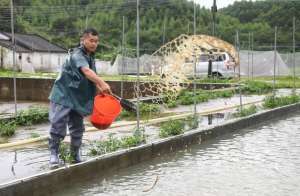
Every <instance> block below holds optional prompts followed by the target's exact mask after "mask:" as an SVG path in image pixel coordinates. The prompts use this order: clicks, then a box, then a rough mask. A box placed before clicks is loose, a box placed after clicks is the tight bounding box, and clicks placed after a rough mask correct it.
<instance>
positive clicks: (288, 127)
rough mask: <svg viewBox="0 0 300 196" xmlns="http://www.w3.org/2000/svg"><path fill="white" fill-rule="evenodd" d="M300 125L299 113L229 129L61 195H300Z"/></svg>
mask: <svg viewBox="0 0 300 196" xmlns="http://www.w3.org/2000/svg"><path fill="white" fill-rule="evenodd" d="M299 127H300V115H295V116H292V117H289V118H287V119H283V120H277V121H275V122H272V123H269V124H266V125H262V126H256V127H253V128H249V129H245V130H241V131H240V132H238V133H234V134H226V135H224V136H222V137H219V138H218V139H216V140H211V141H207V142H204V143H202V145H195V146H192V147H191V148H188V149H187V150H182V151H179V152H176V153H170V154H168V155H164V156H160V157H158V158H156V159H153V160H151V161H149V162H145V163H142V164H139V165H136V166H133V167H130V168H127V169H123V170H120V171H118V172H117V173H116V175H113V176H106V178H105V179H103V178H102V180H101V179H97V178H96V179H94V180H92V181H91V182H89V183H85V184H81V185H79V188H74V189H72V190H71V189H69V190H65V191H64V192H63V193H61V194H60V195H114V196H115V195H130V196H134V195H138V196H143V195H157V196H165V195H176V196H178V195H184V196H185V195H192V196H198V195H202V196H212V195H213V196H214V195H222V196H223V195H228V196H232V195H239V196H240V195H270V196H281V195H300V186H299V182H300V156H299V154H300V130H299ZM157 177H158V181H157V183H156V185H155V186H154V188H153V189H151V190H149V191H148V192H143V190H146V189H148V188H149V187H151V186H152V185H153V183H154V182H155V181H156V178H157ZM76 187H77V186H76Z"/></svg>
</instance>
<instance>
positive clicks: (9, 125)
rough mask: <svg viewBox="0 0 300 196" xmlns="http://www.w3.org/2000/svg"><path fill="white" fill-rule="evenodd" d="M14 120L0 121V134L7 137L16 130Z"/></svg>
mask: <svg viewBox="0 0 300 196" xmlns="http://www.w3.org/2000/svg"><path fill="white" fill-rule="evenodd" d="M16 127H17V125H16V122H15V121H0V135H1V136H5V137H9V136H12V135H14V134H15V132H16Z"/></svg>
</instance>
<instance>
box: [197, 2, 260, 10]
mask: <svg viewBox="0 0 300 196" xmlns="http://www.w3.org/2000/svg"><path fill="white" fill-rule="evenodd" d="M235 1H241V0H217V7H218V9H219V8H223V7H226V6H228V5H230V4H233V3H234V2H235ZM252 1H255V0H252ZM195 2H197V3H200V5H201V7H202V6H204V7H206V8H210V7H211V6H212V4H213V2H214V1H213V0H195Z"/></svg>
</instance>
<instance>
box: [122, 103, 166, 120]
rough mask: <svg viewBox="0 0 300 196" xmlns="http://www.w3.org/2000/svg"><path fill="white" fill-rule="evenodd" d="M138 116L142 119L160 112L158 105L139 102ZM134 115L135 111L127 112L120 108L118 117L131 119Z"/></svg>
mask: <svg viewBox="0 0 300 196" xmlns="http://www.w3.org/2000/svg"><path fill="white" fill-rule="evenodd" d="M139 110H140V117H141V118H142V119H145V118H148V117H149V116H151V115H157V114H160V113H161V111H160V105H158V104H148V103H140V105H139ZM135 117H136V112H128V111H126V110H122V112H121V114H120V116H119V118H118V120H119V119H127V120H133V119H134V118H135Z"/></svg>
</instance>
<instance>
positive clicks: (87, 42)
mask: <svg viewBox="0 0 300 196" xmlns="http://www.w3.org/2000/svg"><path fill="white" fill-rule="evenodd" d="M98 43H99V37H98V36H97V35H92V34H90V33H89V34H86V35H84V36H83V45H84V47H85V49H86V50H87V52H95V51H96V49H97V46H98Z"/></svg>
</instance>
